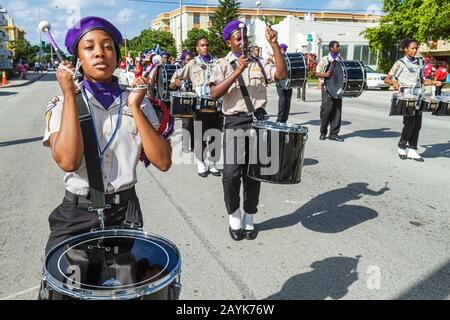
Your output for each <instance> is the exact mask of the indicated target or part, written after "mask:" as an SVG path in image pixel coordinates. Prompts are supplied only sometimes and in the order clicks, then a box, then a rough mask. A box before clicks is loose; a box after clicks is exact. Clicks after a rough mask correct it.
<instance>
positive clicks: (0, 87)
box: [0, 73, 48, 89]
mask: <svg viewBox="0 0 450 320" xmlns="http://www.w3.org/2000/svg"><path fill="white" fill-rule="evenodd" d="M47 74H48V73H45V74H42V75H41V76H39V77H37V78H35V79H33V80H29V81H27V82H25V83H22V84H13V85H6V86H0V89H9V88H18V87H24V86H28V85H30V84H33V83H35V82H36V81H38V80H40V79H42V78H43V77H45V76H46V75H47Z"/></svg>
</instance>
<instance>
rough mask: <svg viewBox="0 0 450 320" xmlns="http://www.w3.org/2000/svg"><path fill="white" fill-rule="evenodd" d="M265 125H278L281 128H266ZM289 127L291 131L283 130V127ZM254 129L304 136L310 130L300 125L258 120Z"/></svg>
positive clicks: (253, 125) (254, 124)
mask: <svg viewBox="0 0 450 320" xmlns="http://www.w3.org/2000/svg"><path fill="white" fill-rule="evenodd" d="M264 124H269V125H278V126H279V128H277V127H272V126H270V127H264V126H263V125H264ZM283 126H285V127H287V129H289V130H283V128H281V127H283ZM252 127H254V128H258V129H270V130H272V131H280V132H291V133H292V132H295V133H304V134H308V132H309V129H308V128H307V127H305V126H302V125H300V124H294V123H284V122H277V121H268V120H258V121H255V122H253V124H252Z"/></svg>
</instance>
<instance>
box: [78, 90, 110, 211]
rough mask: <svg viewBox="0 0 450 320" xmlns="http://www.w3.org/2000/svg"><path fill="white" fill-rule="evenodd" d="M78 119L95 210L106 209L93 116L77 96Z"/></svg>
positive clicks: (81, 98)
mask: <svg viewBox="0 0 450 320" xmlns="http://www.w3.org/2000/svg"><path fill="white" fill-rule="evenodd" d="M76 102H77V108H78V118H79V120H80V127H81V133H82V134H83V144H84V159H85V161H86V170H87V175H88V180H89V196H90V200H91V202H92V207H93V208H94V209H98V208H105V206H106V199H105V187H104V185H103V178H102V171H101V167H100V156H99V154H98V146H97V139H96V137H95V132H94V127H93V126H92V116H91V114H90V113H89V110H88V108H87V106H86V102H85V101H84V99H83V95H82V94H81V92H80V93H78V94H77V95H76Z"/></svg>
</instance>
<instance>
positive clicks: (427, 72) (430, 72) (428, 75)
mask: <svg viewBox="0 0 450 320" xmlns="http://www.w3.org/2000/svg"><path fill="white" fill-rule="evenodd" d="M424 61H425V66H424V70H423V76H424V78H425V79H428V80H433V77H434V72H435V71H436V68H435V67H434V65H433V64H432V63H430V61H431V59H430V57H425V58H424Z"/></svg>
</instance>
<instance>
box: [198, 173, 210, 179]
mask: <svg viewBox="0 0 450 320" xmlns="http://www.w3.org/2000/svg"><path fill="white" fill-rule="evenodd" d="M198 175H199V176H200V177H202V178H206V177H207V176H208V175H209V171H205V172H202V173H200V172H198Z"/></svg>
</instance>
